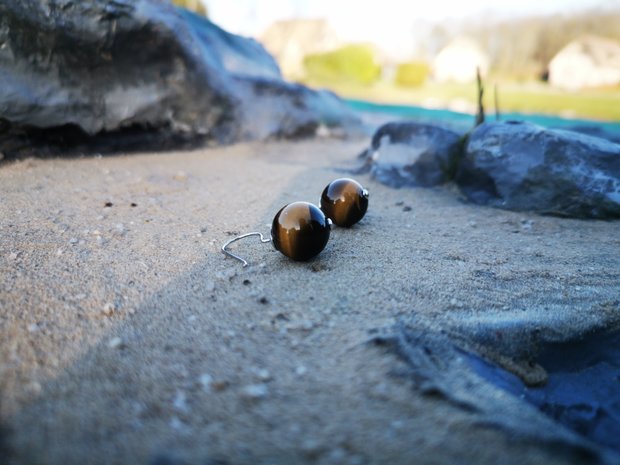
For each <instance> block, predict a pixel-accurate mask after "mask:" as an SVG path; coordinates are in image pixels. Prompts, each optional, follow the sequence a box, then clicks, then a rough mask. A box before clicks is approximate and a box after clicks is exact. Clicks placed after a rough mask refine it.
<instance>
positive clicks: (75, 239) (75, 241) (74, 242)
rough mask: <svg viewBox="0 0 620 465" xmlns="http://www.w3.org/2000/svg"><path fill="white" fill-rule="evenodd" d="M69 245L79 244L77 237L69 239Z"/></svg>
mask: <svg viewBox="0 0 620 465" xmlns="http://www.w3.org/2000/svg"><path fill="white" fill-rule="evenodd" d="M69 243H70V244H77V243H78V240H77V237H72V238H71V239H69Z"/></svg>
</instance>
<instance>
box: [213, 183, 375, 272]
mask: <svg viewBox="0 0 620 465" xmlns="http://www.w3.org/2000/svg"><path fill="white" fill-rule="evenodd" d="M367 209H368V191H367V190H366V189H364V188H363V187H362V186H361V185H360V183H358V182H357V181H354V180H353V179H349V178H340V179H336V180H335V181H332V182H330V183H329V184H328V185H327V187H325V189H324V190H323V194H322V195H321V208H318V207H317V206H315V205H313V204H311V203H309V202H293V203H289V204H288V205H285V206H284V207H282V208H281V209H280V211H278V213H276V216H275V217H274V218H273V222H272V224H271V238H269V239H265V238H264V237H263V235H262V234H261V233H259V232H251V233H247V234H242V235H241V236H237V237H235V238H233V239H231V240H229V241H228V242H226V243H225V244H224V245H223V246H222V252H223V253H224V254H225V255H228V256H230V257H233V258H235V259H237V260H239V261H240V262H241V263H243V266H244V267H245V266H247V265H248V262H247V261H245V260H244V259H243V258H241V257H239V256H238V255H235V254H234V253H232V252H230V251H229V250H227V247H228V246H229V245H230V244H232V243H233V242H235V241H238V240H240V239H243V238H245V237H250V236H259V237H260V241H261V242H264V243H266V242H273V246H274V247H275V249H276V250H277V251H279V252H281V253H283V254H284V255H286V256H287V257H289V258H291V259H293V260H296V261H306V260H310V259H311V258H312V257H314V256H316V255H318V254H319V253H320V252H321V251H322V250H323V249H324V248H325V246H326V245H327V241H328V240H329V234H330V231H331V226H332V222H333V223H335V224H336V225H338V226H342V227H345V228H349V227H351V226H353V225H354V224H355V223H357V222H358V221H359V220H361V219H362V218H363V217H364V215H365V214H366V210H367Z"/></svg>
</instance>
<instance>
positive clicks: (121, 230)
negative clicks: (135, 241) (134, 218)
mask: <svg viewBox="0 0 620 465" xmlns="http://www.w3.org/2000/svg"><path fill="white" fill-rule="evenodd" d="M126 232H127V231H126V229H125V226H124V225H123V224H122V223H118V224H117V225H115V226H114V229H113V230H112V233H114V234H115V235H116V236H124V235H125V233H126Z"/></svg>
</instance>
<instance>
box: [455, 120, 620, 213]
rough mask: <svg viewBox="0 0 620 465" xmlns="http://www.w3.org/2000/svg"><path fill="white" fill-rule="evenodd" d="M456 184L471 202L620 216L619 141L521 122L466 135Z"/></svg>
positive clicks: (490, 125)
mask: <svg viewBox="0 0 620 465" xmlns="http://www.w3.org/2000/svg"><path fill="white" fill-rule="evenodd" d="M456 182H457V183H458V185H459V187H460V188H461V190H462V191H463V193H464V194H465V195H466V196H467V198H468V199H470V200H471V201H473V202H475V203H479V204H484V205H492V206H495V207H500V208H506V209H509V210H529V211H535V212H539V213H544V214H555V215H561V216H570V217H577V218H618V217H620V145H618V144H614V143H612V142H608V141H606V140H604V139H599V138H596V137H590V136H586V135H583V134H578V133H575V132H571V131H562V130H548V129H544V128H542V127H540V126H536V125H534V124H530V123H524V122H510V121H509V122H502V123H485V124H483V125H481V126H479V127H478V128H476V129H475V130H474V131H473V132H472V133H471V134H470V136H469V139H468V142H467V145H466V146H465V152H464V154H463V157H462V159H461V162H460V164H459V172H458V174H457V177H456Z"/></svg>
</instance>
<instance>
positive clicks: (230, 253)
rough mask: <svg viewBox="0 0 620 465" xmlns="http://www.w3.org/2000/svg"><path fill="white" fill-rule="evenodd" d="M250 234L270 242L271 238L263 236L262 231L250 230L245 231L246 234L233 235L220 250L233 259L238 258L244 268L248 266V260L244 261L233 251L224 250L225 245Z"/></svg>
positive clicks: (262, 240)
mask: <svg viewBox="0 0 620 465" xmlns="http://www.w3.org/2000/svg"><path fill="white" fill-rule="evenodd" d="M250 236H260V241H261V242H262V243H267V242H271V238H269V239H265V238H264V237H263V235H262V233H259V232H250V233H247V234H241V235H240V236H237V237H233V238H232V239H231V240H229V241H228V242H226V244H224V245H223V246H222V252H223V253H224V255H228V256H230V257H232V258H235V259H237V260H239V261H240V262H241V263H243V267H244V268H245V267H246V266H248V262H247V261H245V260H244V259H243V258H241V257H240V256H238V255H235V254H234V253H232V252H231V251H230V250H226V247H228V246H229V245H230V244H232V243H233V242H236V241H238V240H240V239H243V238H245V237H250Z"/></svg>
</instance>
